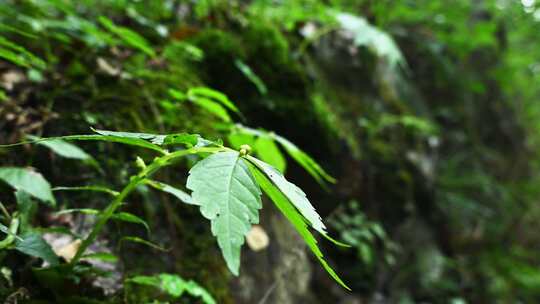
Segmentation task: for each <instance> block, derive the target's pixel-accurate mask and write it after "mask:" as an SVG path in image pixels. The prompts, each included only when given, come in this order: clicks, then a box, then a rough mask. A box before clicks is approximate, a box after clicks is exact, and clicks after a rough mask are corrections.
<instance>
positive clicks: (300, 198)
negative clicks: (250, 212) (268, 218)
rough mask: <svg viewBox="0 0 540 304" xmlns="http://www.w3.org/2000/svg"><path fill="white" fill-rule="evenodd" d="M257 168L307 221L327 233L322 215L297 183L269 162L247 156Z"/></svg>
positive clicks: (319, 230)
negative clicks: (288, 178) (290, 180)
mask: <svg viewBox="0 0 540 304" xmlns="http://www.w3.org/2000/svg"><path fill="white" fill-rule="evenodd" d="M247 159H248V160H249V161H250V162H251V163H253V164H254V165H255V166H256V167H257V168H259V169H260V170H261V171H262V172H263V173H264V174H265V175H266V176H267V177H268V178H269V179H270V180H271V181H272V183H273V184H274V185H275V186H276V187H277V188H278V189H279V191H281V192H282V193H283V194H284V195H285V196H286V197H287V199H289V201H290V202H291V203H292V204H293V205H294V206H295V207H296V209H298V211H299V212H300V213H301V214H302V215H303V216H304V218H305V219H306V220H307V222H308V223H309V224H310V225H311V227H313V229H315V230H317V231H318V232H320V233H322V234H326V226H325V225H324V223H323V222H322V219H321V216H320V215H319V214H318V213H317V211H315V208H314V207H313V205H311V203H310V202H309V200H308V199H307V197H306V194H305V193H304V191H302V189H300V188H298V187H297V186H296V185H295V184H293V183H290V182H289V181H287V180H286V179H285V177H284V176H283V175H282V174H281V173H280V172H279V171H277V170H276V169H275V168H274V167H272V166H270V165H269V164H267V163H265V162H263V161H261V160H259V159H257V158H255V157H252V156H248V158H247Z"/></svg>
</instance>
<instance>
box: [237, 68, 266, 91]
mask: <svg viewBox="0 0 540 304" xmlns="http://www.w3.org/2000/svg"><path fill="white" fill-rule="evenodd" d="M234 64H235V65H236V67H237V68H238V69H239V70H240V72H242V74H244V76H246V78H247V79H249V81H251V82H252V83H253V84H254V85H255V87H257V90H258V91H259V93H261V95H266V93H268V89H267V88H266V85H265V84H264V82H263V81H262V79H261V78H260V77H259V76H257V74H255V73H254V72H253V70H251V68H250V67H249V66H248V65H247V64H245V63H244V62H243V61H242V60H240V59H236V60H235V61H234Z"/></svg>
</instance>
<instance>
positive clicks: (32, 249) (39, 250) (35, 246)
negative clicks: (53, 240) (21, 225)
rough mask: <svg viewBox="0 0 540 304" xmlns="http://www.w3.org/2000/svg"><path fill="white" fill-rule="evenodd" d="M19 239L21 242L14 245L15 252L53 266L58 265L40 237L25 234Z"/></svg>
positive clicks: (54, 256) (48, 246) (56, 259)
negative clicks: (39, 259)
mask: <svg viewBox="0 0 540 304" xmlns="http://www.w3.org/2000/svg"><path fill="white" fill-rule="evenodd" d="M21 237H22V239H23V240H22V241H17V242H16V243H15V250H17V251H20V252H22V253H24V254H27V255H30V256H33V257H37V258H41V259H43V260H44V261H46V262H48V263H49V264H51V265H53V266H54V265H58V257H57V256H56V254H55V253H54V251H53V250H52V248H51V246H50V245H49V244H48V243H47V242H45V240H44V239H43V238H42V237H41V235H39V234H38V233H27V234H24V235H22V236H21Z"/></svg>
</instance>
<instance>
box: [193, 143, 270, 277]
mask: <svg viewBox="0 0 540 304" xmlns="http://www.w3.org/2000/svg"><path fill="white" fill-rule="evenodd" d="M187 188H188V189H190V190H192V191H193V193H192V197H193V199H194V200H195V201H196V202H197V203H198V204H200V206H201V213H202V215H203V216H204V217H205V218H207V219H209V220H210V221H211V227H212V234H213V235H214V236H216V237H217V240H218V244H219V247H220V248H221V251H222V254H223V257H224V258H225V261H226V262H227V266H228V267H229V269H230V270H231V272H232V273H233V274H235V275H238V271H239V267H240V248H241V247H242V245H243V244H244V237H245V235H246V234H247V233H248V231H249V230H250V228H251V224H256V223H258V222H259V214H258V210H259V209H261V208H262V203H261V190H260V189H259V186H258V185H257V183H256V182H255V180H254V178H253V176H252V175H251V173H250V171H249V169H248V167H247V165H246V163H245V161H244V160H243V159H242V158H240V154H239V153H238V152H221V153H216V154H213V155H211V156H209V157H207V158H205V159H203V160H201V161H199V162H198V163H197V164H196V165H195V166H194V167H193V168H191V170H190V171H189V177H188V180H187Z"/></svg>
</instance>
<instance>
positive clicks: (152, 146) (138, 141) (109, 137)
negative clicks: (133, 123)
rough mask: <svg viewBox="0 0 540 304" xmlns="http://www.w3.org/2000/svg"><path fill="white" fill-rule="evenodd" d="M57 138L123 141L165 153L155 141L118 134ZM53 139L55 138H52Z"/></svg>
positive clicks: (63, 137)
mask: <svg viewBox="0 0 540 304" xmlns="http://www.w3.org/2000/svg"><path fill="white" fill-rule="evenodd" d="M57 138H58V139H63V140H98V141H107V142H116V143H122V144H126V145H130V146H137V147H142V148H147V149H150V150H154V151H158V152H160V153H164V151H163V149H162V148H161V147H159V146H158V145H155V144H153V143H150V142H148V141H146V140H143V139H140V138H132V137H122V136H118V135H68V136H61V137H57ZM51 139H55V138H51ZM51 139H48V138H45V139H42V140H40V141H46V140H51Z"/></svg>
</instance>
